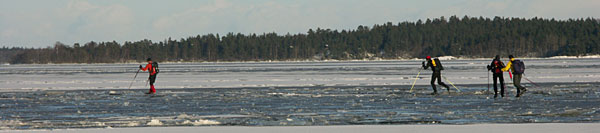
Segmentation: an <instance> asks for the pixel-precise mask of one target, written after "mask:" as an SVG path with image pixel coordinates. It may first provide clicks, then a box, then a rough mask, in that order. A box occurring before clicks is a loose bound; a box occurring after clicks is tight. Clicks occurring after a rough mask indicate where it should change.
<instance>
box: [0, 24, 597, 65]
mask: <svg viewBox="0 0 600 133" xmlns="http://www.w3.org/2000/svg"><path fill="white" fill-rule="evenodd" d="M599 32H600V22H599V20H597V19H593V18H586V19H583V18H580V19H568V20H555V19H543V18H537V17H536V18H530V19H525V18H505V17H494V18H484V17H468V16H464V17H462V18H460V17H457V16H451V17H449V18H445V17H440V18H434V19H427V20H424V21H423V20H418V21H416V22H400V23H396V24H394V23H392V22H388V23H385V24H381V25H380V24H376V25H374V26H372V27H368V26H358V27H357V28H356V29H352V30H331V29H320V28H318V29H314V30H313V29H309V30H308V32H307V33H301V34H293V35H292V34H289V33H288V34H285V35H278V34H276V33H263V34H260V35H257V34H248V35H245V34H240V33H237V34H234V33H229V34H226V35H219V34H207V35H197V36H192V37H188V38H182V39H179V40H172V39H171V38H169V39H165V40H163V41H158V42H154V41H151V40H140V41H135V42H129V41H128V42H124V43H123V44H120V43H117V42H115V41H112V42H93V41H92V42H88V43H85V44H79V43H75V44H73V45H65V44H63V43H60V42H57V43H56V44H54V46H52V47H47V48H8V47H3V48H2V49H0V55H2V56H3V58H0V62H2V60H4V62H10V63H13V64H14V63H121V62H134V61H135V62H139V61H144V60H145V59H146V58H148V57H152V58H153V59H154V60H157V61H265V60H320V59H337V60H347V59H374V58H381V59H397V58H415V57H424V56H426V55H431V56H446V55H449V56H461V57H493V56H494V55H496V54H500V55H508V54H513V55H515V56H518V57H548V56H557V55H588V54H600V46H599V42H600V34H599Z"/></svg>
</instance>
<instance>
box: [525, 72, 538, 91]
mask: <svg viewBox="0 0 600 133" xmlns="http://www.w3.org/2000/svg"><path fill="white" fill-rule="evenodd" d="M525 76H527V75H525V74H523V78H524V79H525V80H527V81H529V83H531V84H533V85H535V86H537V87H539V88H542V87H540V86H539V85H538V84H536V83H535V82H533V81H531V80H529V79H528V78H527V77H525Z"/></svg>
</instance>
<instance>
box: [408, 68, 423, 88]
mask: <svg viewBox="0 0 600 133" xmlns="http://www.w3.org/2000/svg"><path fill="white" fill-rule="evenodd" d="M422 70H423V69H422V68H420V69H419V73H417V77H416V78H415V82H413V84H412V86H411V87H410V91H409V92H412V90H413V87H415V83H417V79H419V75H421V71H422Z"/></svg>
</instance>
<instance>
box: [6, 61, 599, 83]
mask: <svg viewBox="0 0 600 133" xmlns="http://www.w3.org/2000/svg"><path fill="white" fill-rule="evenodd" d="M523 60H524V61H525V64H526V66H527V70H526V76H525V77H527V78H528V79H530V80H532V81H534V82H540V83H543V82H599V81H600V69H598V67H600V61H599V60H600V59H597V58H583V59H523ZM489 62H490V61H489V60H445V61H443V64H444V66H445V68H446V70H445V71H443V75H444V76H445V77H447V78H448V79H449V80H450V81H451V82H453V83H455V84H457V85H459V86H460V85H470V84H486V83H487V80H488V79H487V76H488V75H487V71H486V70H485V66H486V65H488V64H489ZM420 64H421V61H415V60H409V61H340V62H255V63H252V62H251V63H179V64H177V63H176V64H161V73H160V74H159V75H158V78H157V82H156V87H157V88H159V89H165V88H166V89H177V88H239V87H286V86H288V87H289V86H307V87H311V86H369V85H374V86H379V85H410V84H412V82H413V81H414V78H415V76H416V75H417V72H418V71H419V69H420V68H419V67H420ZM136 67H137V64H93V65H87V64H83V65H73V64H69V65H10V66H0V75H1V77H0V91H8V90H57V89H60V90H78V89H126V88H127V87H128V86H129V83H130V82H131V81H132V79H133V77H134V74H135V72H136V71H137V69H136ZM430 76H431V71H430V70H423V71H422V73H421V76H420V77H419V78H420V80H418V81H417V85H427V84H429V77H430ZM147 77H148V74H147V73H146V72H140V73H139V75H138V77H137V79H136V80H135V83H134V84H133V86H132V88H134V89H140V88H148V86H147V85H146V79H147ZM508 77H509V76H508V74H505V79H506V80H507V81H508V82H509V83H510V82H511V81H510V79H509V78H508ZM524 83H528V82H527V81H526V80H524Z"/></svg>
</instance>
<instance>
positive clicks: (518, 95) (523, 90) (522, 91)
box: [517, 87, 527, 97]
mask: <svg viewBox="0 0 600 133" xmlns="http://www.w3.org/2000/svg"><path fill="white" fill-rule="evenodd" d="M525 91H527V89H526V88H525V87H523V89H521V93H518V94H517V97H521V95H523V93H525Z"/></svg>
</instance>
